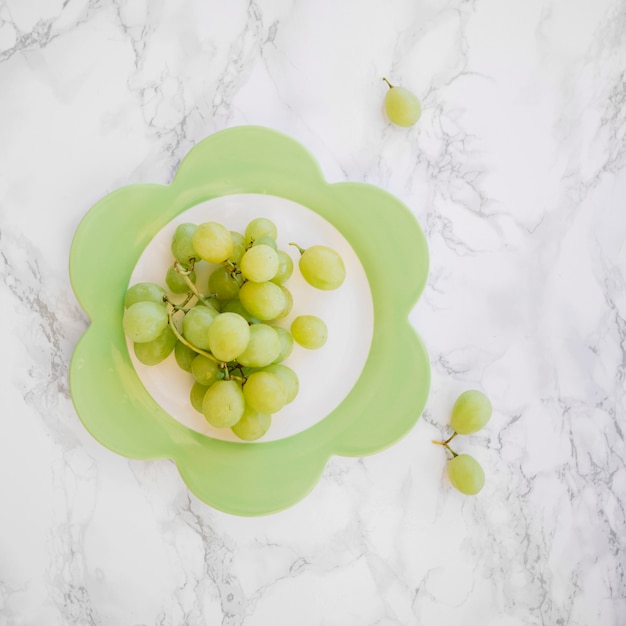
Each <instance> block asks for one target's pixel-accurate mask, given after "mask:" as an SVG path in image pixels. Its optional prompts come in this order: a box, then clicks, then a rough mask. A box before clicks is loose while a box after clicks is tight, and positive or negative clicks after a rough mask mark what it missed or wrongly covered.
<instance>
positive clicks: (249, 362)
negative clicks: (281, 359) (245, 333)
mask: <svg viewBox="0 0 626 626" xmlns="http://www.w3.org/2000/svg"><path fill="white" fill-rule="evenodd" d="M280 348H281V345H280V338H279V336H278V333H277V332H276V330H275V329H274V328H272V327H271V326H268V325H267V324H253V325H252V326H250V341H249V342H248V345H247V346H246V349H245V350H244V351H243V352H242V353H241V354H240V355H239V356H238V357H237V361H238V362H239V363H241V365H245V366H246V367H263V366H265V365H269V364H270V363H271V362H272V361H273V360H274V359H275V358H276V357H277V356H278V355H279V353H280Z"/></svg>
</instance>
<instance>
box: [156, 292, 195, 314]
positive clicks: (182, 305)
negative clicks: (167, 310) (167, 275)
mask: <svg viewBox="0 0 626 626" xmlns="http://www.w3.org/2000/svg"><path fill="white" fill-rule="evenodd" d="M193 297H194V294H193V293H191V292H188V293H187V297H186V298H185V300H184V301H183V302H181V303H180V304H174V303H173V302H172V301H171V300H170V299H169V298H168V297H167V296H163V302H165V303H166V304H169V305H170V306H171V307H172V309H173V312H174V313H177V312H178V311H183V312H184V313H189V311H191V309H187V308H186V305H187V304H189V301H190V300H191V299H192V298H193Z"/></svg>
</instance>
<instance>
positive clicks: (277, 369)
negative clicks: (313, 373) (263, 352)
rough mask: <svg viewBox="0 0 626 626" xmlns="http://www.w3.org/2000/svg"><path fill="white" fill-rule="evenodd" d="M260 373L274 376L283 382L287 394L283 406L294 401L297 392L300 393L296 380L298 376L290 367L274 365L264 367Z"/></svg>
mask: <svg viewBox="0 0 626 626" xmlns="http://www.w3.org/2000/svg"><path fill="white" fill-rule="evenodd" d="M261 371H263V372H269V373H270V374H275V375H276V376H278V378H280V379H281V380H282V381H283V384H284V385H285V390H286V392H287V400H286V401H285V404H289V403H290V402H293V401H294V400H295V399H296V396H297V395H298V391H300V381H299V380H298V375H297V374H296V373H295V372H294V371H293V370H292V369H291V368H290V367H287V366H286V365H277V364H274V365H268V366H267V367H264V368H263V369H262V370H261Z"/></svg>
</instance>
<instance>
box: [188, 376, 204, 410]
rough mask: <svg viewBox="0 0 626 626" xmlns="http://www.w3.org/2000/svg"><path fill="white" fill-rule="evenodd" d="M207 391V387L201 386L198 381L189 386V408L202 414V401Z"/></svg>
mask: <svg viewBox="0 0 626 626" xmlns="http://www.w3.org/2000/svg"><path fill="white" fill-rule="evenodd" d="M207 390H208V387H206V386H205V385H201V384H200V383H199V382H198V381H196V382H194V384H193V385H191V391H190V392H189V401H190V402H191V406H192V407H193V408H194V409H195V410H196V411H198V413H202V401H203V400H204V396H205V394H206V392H207Z"/></svg>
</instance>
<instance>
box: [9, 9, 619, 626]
mask: <svg viewBox="0 0 626 626" xmlns="http://www.w3.org/2000/svg"><path fill="white" fill-rule="evenodd" d="M382 76H387V77H388V78H389V79H390V80H392V82H394V81H395V82H396V83H398V84H401V85H404V86H406V87H408V88H410V89H411V90H413V91H414V92H415V93H416V94H417V95H418V96H419V97H420V98H421V100H422V102H423V115H422V118H421V120H420V121H419V123H418V124H417V125H416V126H415V127H413V128H410V129H403V128H397V127H393V126H391V125H390V124H389V123H388V122H387V121H386V120H385V117H384V115H383V113H382V108H381V105H382V99H383V97H384V93H385V89H386V88H385V85H384V84H383V83H382V81H381V77H382ZM240 124H260V125H265V126H268V127H271V128H274V129H277V130H280V131H283V132H285V133H288V134H289V135H291V136H292V137H294V138H295V139H296V140H298V141H299V142H301V143H302V144H303V145H304V146H306V147H307V148H308V149H309V150H310V151H311V153H312V154H313V155H314V156H315V158H316V159H317V160H318V161H319V163H320V165H321V167H322V170H323V172H324V175H325V176H326V178H327V179H328V180H330V181H332V182H335V181H364V182H368V183H371V184H374V185H377V186H379V187H382V188H383V189H386V190H387V191H389V192H391V193H392V194H394V195H395V196H397V197H398V198H400V199H401V200H402V201H403V202H404V203H405V204H406V205H407V206H408V207H409V208H410V209H411V210H412V211H413V212H414V214H415V216H416V217H417V219H418V220H419V221H420V223H421V225H422V227H423V229H424V231H425V233H426V235H427V239H428V242H429V248H430V256H431V271H430V276H429V281H428V286H427V288H426V290H425V293H424V295H423V296H422V298H421V299H420V301H419V302H418V304H417V306H416V307H415V309H414V310H413V312H412V314H411V321H412V322H413V323H414V325H415V327H416V329H417V330H418V331H419V333H420V334H421V336H422V337H423V339H424V341H425V344H426V346H427V349H428V352H429V355H430V359H431V364H432V387H431V392H430V397H429V400H428V403H427V406H426V410H425V412H424V414H423V416H422V418H421V419H420V420H419V422H418V423H417V424H416V426H415V427H414V428H413V430H412V431H411V432H410V433H409V435H408V436H407V437H405V438H404V439H403V440H402V441H400V442H399V443H398V444H396V445H395V446H393V447H392V448H390V449H388V450H386V451H384V452H381V453H379V454H375V455H373V456H369V457H366V458H362V459H352V458H332V459H331V461H330V462H329V464H328V466H327V467H326V469H325V471H324V474H323V476H322V478H321V480H320V482H319V484H318V485H317V486H316V487H315V489H314V490H313V491H312V492H311V493H310V494H309V495H308V496H307V497H306V498H305V499H304V500H303V501H301V502H300V503H298V504H297V505H295V506H294V507H292V508H290V509H288V510H286V511H283V512H281V513H277V514H274V515H269V516H265V517H260V518H239V517H234V516H231V515H227V514H224V513H221V512H218V511H215V510H213V509H211V508H209V507H208V506H206V505H205V504H203V503H202V502H200V501H199V500H197V499H196V498H195V497H194V496H193V495H191V494H190V493H189V491H188V490H187V488H186V487H185V485H184V483H183V482H182V480H181V478H180V477H179V475H178V473H177V471H176V469H175V467H174V466H173V464H172V463H171V462H168V461H150V462H144V461H133V460H128V459H125V458H122V457H120V456H117V455H116V454H114V453H112V452H110V451H108V450H107V449H105V448H104V447H102V446H101V445H100V444H98V443H97V442H96V441H95V440H93V439H92V438H91V437H90V436H89V434H88V433H87V432H86V430H85V429H84V427H83V426H82V423H81V422H80V420H79V419H78V417H77V415H76V413H75V411H74V409H73V405H72V401H71V398H70V395H69V390H68V379H67V375H68V366H69V362H70V359H71V356H72V351H73V348H74V346H75V344H76V342H77V340H78V339H79V337H80V336H81V334H82V333H83V332H84V331H85V329H86V327H87V324H88V319H87V317H86V315H85V314H84V313H83V312H82V311H81V309H80V307H79V306H78V304H77V302H76V300H75V298H74V295H73V292H72V289H71V286H70V283H69V277H68V254H69V248H70V244H71V240H72V236H73V234H74V231H75V229H76V227H77V225H78V223H79V221H80V220H81V218H82V217H83V216H84V215H85V213H86V211H87V210H88V209H89V207H90V206H92V205H93V204H94V203H95V202H96V201H97V200H98V199H100V198H101V197H103V196H104V195H106V194H107V193H109V192H111V191H112V190H114V189H116V188H118V187H121V186H124V185H127V184H130V183H140V182H156V183H169V182H170V181H171V180H172V176H173V174H174V172H175V170H176V167H177V165H178V164H179V162H180V161H181V159H182V158H183V156H184V155H185V154H186V153H187V151H188V150H189V149H190V148H191V147H192V146H193V145H194V144H195V143H197V142H198V141H199V140H201V139H203V138H204V137H206V136H207V135H210V134H211V133H213V132H216V131H218V130H221V129H223V128H226V127H230V126H235V125H240ZM625 239H626V5H625V4H624V3H623V2H620V1H619V0H596V1H594V2H591V1H589V0H586V1H585V0H569V1H566V0H546V1H543V0H528V1H521V0H517V1H515V0H503V1H500V2H497V1H496V0H469V1H464V0H443V1H440V2H436V1H434V0H419V1H417V2H415V1H412V0H387V1H385V2H383V1H376V0H362V1H360V2H358V1H357V0H346V1H345V2H343V1H342V2H331V1H330V0H321V1H318V2H313V1H306V0H257V1H254V0H249V1H248V2H244V1H241V0H233V1H231V2H226V1H225V0H224V1H222V2H219V1H218V0H210V1H202V0H182V1H178V0H154V1H149V0H128V1H122V0H118V1H110V0H64V1H63V2H62V1H61V0H28V1H26V2H23V1H22V0H4V1H3V2H0V271H1V276H2V281H1V282H0V298H1V303H2V324H1V329H2V331H1V332H2V340H1V343H0V346H1V349H0V365H1V368H2V369H1V372H0V374H1V377H0V381H1V383H0V384H1V390H2V415H1V417H0V625H1V626H18V625H20V626H22V625H24V626H26V625H28V626H39V625H41V626H57V625H80V626H83V625H90V626H140V625H141V626H144V625H145V626H157V625H158V626H170V625H171V626H180V625H189V626H195V625H213V624H221V625H224V626H240V625H241V626H270V625H271V626H283V625H285V626H287V625H288V626H291V625H295V624H298V625H299V626H322V625H323V626H353V625H354V626H374V625H376V626H392V625H393V626H396V625H402V626H404V625H413V624H415V625H420V626H435V625H436V626H457V625H458V626H467V625H469V626H473V625H478V624H480V625H481V626H531V625H539V624H541V625H545V626H566V625H569V626H619V625H622V626H623V625H625V624H626V578H625V568H626V556H625V551H624V545H625V543H626V519H625V518H626V513H625V503H626V468H625V464H624V459H625V458H626V449H625V445H624V430H625V408H626V394H625V374H626V246H625V244H624V241H625ZM468 388H479V389H482V390H483V391H485V393H487V394H488V395H489V396H490V398H491V400H492V402H493V404H494V408H495V411H494V416H493V419H492V420H491V422H490V424H489V425H488V427H487V428H486V429H485V430H484V431H482V432H481V433H478V434H476V435H474V436H471V437H469V438H467V439H466V441H465V442H463V443H462V444H460V445H459V450H462V451H467V452H470V453H471V454H474V455H475V456H476V457H477V458H478V459H479V460H480V462H481V463H482V464H483V466H484V467H485V470H486V474H487V483H486V486H485V489H484V490H483V492H482V493H481V494H480V495H479V496H477V497H474V498H468V497H464V496H462V495H461V494H459V493H457V492H456V491H454V490H453V489H452V488H451V487H450V486H449V484H448V482H447V478H446V474H445V463H446V460H445V454H444V453H443V450H442V449H441V448H439V447H438V446H433V445H432V444H431V443H430V442H431V440H432V439H433V438H436V437H440V436H442V435H445V434H446V433H447V432H448V430H447V424H448V419H449V412H450V408H451V406H452V403H453V401H454V399H455V398H456V396H457V395H458V394H459V393H460V392H461V391H463V390H465V389H468Z"/></svg>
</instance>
